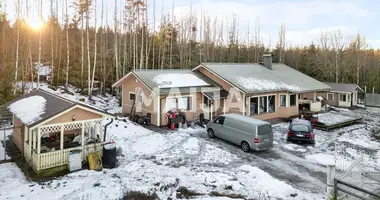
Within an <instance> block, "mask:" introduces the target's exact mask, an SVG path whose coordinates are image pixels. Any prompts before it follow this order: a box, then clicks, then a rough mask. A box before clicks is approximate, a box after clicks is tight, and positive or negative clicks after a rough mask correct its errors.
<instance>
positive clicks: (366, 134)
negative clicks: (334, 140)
mask: <svg viewBox="0 0 380 200" xmlns="http://www.w3.org/2000/svg"><path fill="white" fill-rule="evenodd" d="M338 141H339V142H347V143H350V144H352V145H357V146H361V147H363V148H367V149H374V150H378V149H380V143H379V141H376V140H375V139H374V138H372V132H371V131H369V130H365V129H364V130H363V129H360V130H353V131H351V132H346V133H344V134H342V135H341V136H340V137H339V139H338Z"/></svg>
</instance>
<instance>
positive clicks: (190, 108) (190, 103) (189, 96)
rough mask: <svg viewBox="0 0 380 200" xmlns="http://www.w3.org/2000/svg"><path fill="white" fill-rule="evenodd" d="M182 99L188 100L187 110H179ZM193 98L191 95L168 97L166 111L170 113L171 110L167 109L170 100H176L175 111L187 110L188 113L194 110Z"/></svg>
mask: <svg viewBox="0 0 380 200" xmlns="http://www.w3.org/2000/svg"><path fill="white" fill-rule="evenodd" d="M180 98H187V108H186V109H183V108H178V104H179V99H180ZM192 98H193V96H191V95H185V96H174V97H166V98H165V100H166V101H165V110H166V112H168V111H169V110H168V109H169V108H168V107H167V102H168V99H175V100H176V106H175V109H179V110H186V111H190V110H192V109H193V105H192V100H193V99H192Z"/></svg>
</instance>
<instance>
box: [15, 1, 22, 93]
mask: <svg viewBox="0 0 380 200" xmlns="http://www.w3.org/2000/svg"><path fill="white" fill-rule="evenodd" d="M20 6H21V5H20V0H17V5H16V10H17V44H16V66H15V85H14V94H16V90H17V71H18V62H19V51H20V26H21V24H20V23H21V17H20Z"/></svg>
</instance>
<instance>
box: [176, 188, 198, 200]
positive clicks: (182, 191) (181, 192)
mask: <svg viewBox="0 0 380 200" xmlns="http://www.w3.org/2000/svg"><path fill="white" fill-rule="evenodd" d="M198 195H201V194H199V193H197V192H195V191H192V190H189V189H187V188H186V187H183V186H181V187H179V188H178V189H177V195H176V197H177V198H178V199H183V198H186V199H188V198H189V197H194V196H198Z"/></svg>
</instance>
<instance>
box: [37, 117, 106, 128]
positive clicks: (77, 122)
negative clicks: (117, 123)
mask: <svg viewBox="0 0 380 200" xmlns="http://www.w3.org/2000/svg"><path fill="white" fill-rule="evenodd" d="M101 120H103V118H98V119H89V120H81V121H73V122H64V123H58V124H48V125H41V126H40V127H39V128H46V127H52V126H61V125H67V124H81V123H82V122H83V123H86V122H94V121H101Z"/></svg>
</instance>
